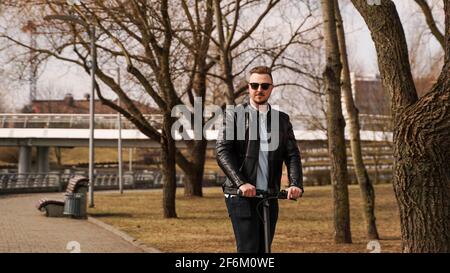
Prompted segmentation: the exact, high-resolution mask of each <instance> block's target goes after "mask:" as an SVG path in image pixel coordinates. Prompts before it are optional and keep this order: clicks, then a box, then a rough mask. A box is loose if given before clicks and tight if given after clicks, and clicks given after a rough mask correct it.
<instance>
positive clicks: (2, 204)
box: [0, 193, 143, 253]
mask: <svg viewBox="0 0 450 273" xmlns="http://www.w3.org/2000/svg"><path fill="white" fill-rule="evenodd" d="M42 197H49V198H55V199H62V197H63V194H62V193H39V194H21V195H3V196H0V253H1V252H63V253H68V252H70V250H67V249H66V248H67V247H68V243H69V242H71V241H75V243H72V245H73V246H74V247H75V248H76V247H77V245H78V244H77V243H76V242H78V243H79V247H80V251H81V252H82V253H86V252H101V253H104V252H114V253H123V252H128V253H130V252H135V253H142V252H143V250H141V249H140V248H138V247H136V246H134V245H133V244H131V243H130V242H128V241H126V240H124V239H122V238H121V237H119V236H117V235H115V234H114V233H112V232H110V231H108V230H105V229H104V228H102V227H99V226H97V225H95V224H93V223H91V222H89V221H87V220H77V219H71V218H65V217H64V218H52V217H45V216H44V215H42V214H41V212H40V211H38V210H37V209H36V207H35V204H36V202H37V201H38V200H39V199H40V198H42ZM69 249H73V248H69Z"/></svg>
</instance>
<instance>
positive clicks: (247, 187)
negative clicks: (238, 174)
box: [239, 183, 256, 197]
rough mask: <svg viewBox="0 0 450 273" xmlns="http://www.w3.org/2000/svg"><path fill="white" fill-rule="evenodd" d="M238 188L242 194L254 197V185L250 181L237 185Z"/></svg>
mask: <svg viewBox="0 0 450 273" xmlns="http://www.w3.org/2000/svg"><path fill="white" fill-rule="evenodd" d="M239 190H240V191H241V194H242V196H245V197H255V196H256V187H255V186H253V185H252V184H250V183H245V184H242V185H241V186H240V187H239Z"/></svg>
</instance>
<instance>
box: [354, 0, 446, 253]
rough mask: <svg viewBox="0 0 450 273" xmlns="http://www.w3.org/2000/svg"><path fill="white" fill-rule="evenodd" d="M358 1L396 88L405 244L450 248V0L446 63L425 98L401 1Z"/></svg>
mask: <svg viewBox="0 0 450 273" xmlns="http://www.w3.org/2000/svg"><path fill="white" fill-rule="evenodd" d="M352 2H353V4H354V5H355V7H356V8H357V9H358V11H359V12H360V13H361V15H362V16H363V18H364V20H365V21H366V23H367V25H368V27H369V29H370V31H371V33H372V38H373V40H374V42H375V47H376V49H377V54H378V64H379V67H380V72H381V79H382V83H383V87H384V88H385V89H386V90H387V91H389V93H390V98H391V107H392V113H393V125H394V126H393V127H394V128H393V129H394V139H393V143H394V181H393V183H394V190H395V194H396V197H397V201H398V205H399V209H400V224H401V232H402V250H403V252H450V171H449V170H450V160H449V158H450V83H449V81H450V79H449V76H448V71H450V59H449V58H450V41H449V39H450V3H449V2H448V1H444V7H445V30H446V31H445V40H446V43H445V46H446V47H445V61H444V67H443V70H442V72H441V75H440V77H439V79H438V81H437V83H436V84H435V85H434V87H433V88H432V90H431V92H430V93H428V94H427V95H425V96H424V97H422V98H421V99H420V100H419V99H418V96H417V92H416V90H415V86H414V82H413V80H412V76H411V69H410V66H409V62H408V51H407V45H406V41H405V35H404V32H403V27H402V25H401V22H400V19H399V17H398V14H397V10H396V9H395V5H394V4H393V3H392V2H391V1H383V2H382V5H380V6H377V7H376V8H374V7H368V6H367V3H365V1H364V0H352Z"/></svg>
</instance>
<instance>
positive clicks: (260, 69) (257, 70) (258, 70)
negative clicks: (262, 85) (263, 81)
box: [250, 66, 273, 82]
mask: <svg viewBox="0 0 450 273" xmlns="http://www.w3.org/2000/svg"><path fill="white" fill-rule="evenodd" d="M252 74H267V75H269V76H270V79H271V80H272V82H273V78H272V69H270V67H268V66H256V67H253V68H252V69H251V70H250V75H252Z"/></svg>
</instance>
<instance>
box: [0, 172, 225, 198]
mask: <svg viewBox="0 0 450 273" xmlns="http://www.w3.org/2000/svg"><path fill="white" fill-rule="evenodd" d="M74 174H81V175H85V176H87V174H86V173H85V172H82V171H77V172H74V173H59V172H49V173H21V174H19V173H0V193H12V192H41V191H42V192H45V191H60V192H63V191H65V189H66V187H67V183H68V182H69V179H70V177H71V176H73V175H74ZM94 176H95V180H94V181H95V182H94V183H95V184H94V189H95V190H111V189H118V187H119V176H118V174H117V173H113V172H108V173H106V172H105V173H96V174H95V175H94ZM122 179H123V180H122V181H123V187H124V188H126V189H146V188H161V187H162V173H161V172H159V171H141V172H125V173H124V175H123V178H122ZM184 179H185V176H184V174H177V176H176V180H177V186H183V185H184V183H183V181H184ZM222 180H223V178H222V177H221V176H220V175H218V174H216V173H208V172H207V173H205V182H207V184H208V185H219V183H221V182H222Z"/></svg>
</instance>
